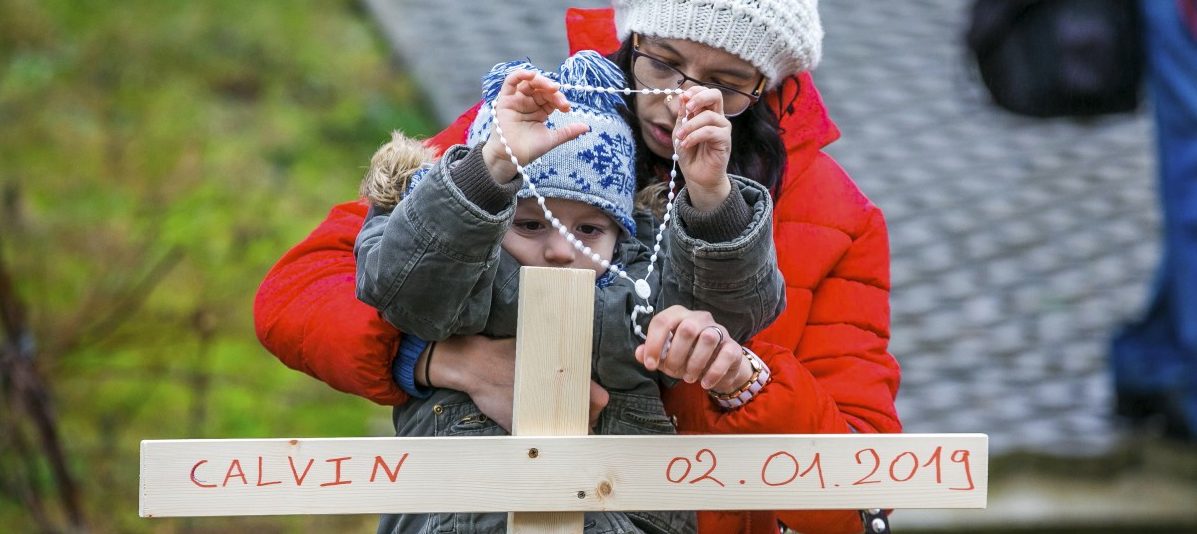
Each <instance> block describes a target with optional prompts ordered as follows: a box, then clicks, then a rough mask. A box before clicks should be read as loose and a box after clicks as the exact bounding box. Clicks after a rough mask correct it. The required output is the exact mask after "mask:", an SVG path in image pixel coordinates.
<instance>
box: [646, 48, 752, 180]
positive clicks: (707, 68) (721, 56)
mask: <svg viewBox="0 0 1197 534" xmlns="http://www.w3.org/2000/svg"><path fill="white" fill-rule="evenodd" d="M640 52H641V53H644V54H646V55H649V56H652V57H654V58H656V59H659V60H661V61H663V62H664V63H666V64H667V65H669V66H671V67H673V68H675V69H677V70H679V71H681V72H682V73H684V74H685V75H687V76H689V77H691V78H694V79H697V80H703V81H704V82H712V83H718V84H722V85H725V86H728V87H732V88H735V89H737V90H742V91H743V92H745V93H751V92H752V90H753V89H754V88H755V87H756V86H757V84H758V83H759V82H760V80H761V73H760V71H758V70H757V69H756V67H753V66H752V64H751V63H749V62H747V61H745V60H743V59H741V58H739V57H738V56H735V55H733V54H731V53H730V52H726V51H724V50H721V49H718V48H713V47H710V46H707V45H704V44H699V43H696V42H693V41H687V40H684V39H662V38H658V37H644V36H641V37H640ZM640 85H641V84H640V83H639V82H637V86H638V87H639V86H640ZM691 85H692V82H686V83H685V84H684V85H683V86H682V88H683V89H684V88H688V87H690V86H691ZM677 116H678V99H677V98H676V97H675V98H673V99H671V100H670V101H669V102H666V97H665V95H645V94H638V95H636V118H637V120H638V121H639V123H640V131H641V133H642V135H643V137H644V144H645V145H647V146H648V149H649V150H650V151H651V152H652V153H653V154H656V155H657V156H660V157H662V158H669V157H670V156H672V155H673V143H672V142H671V140H670V138H671V134H672V132H673V127H674V124H676V122H677Z"/></svg>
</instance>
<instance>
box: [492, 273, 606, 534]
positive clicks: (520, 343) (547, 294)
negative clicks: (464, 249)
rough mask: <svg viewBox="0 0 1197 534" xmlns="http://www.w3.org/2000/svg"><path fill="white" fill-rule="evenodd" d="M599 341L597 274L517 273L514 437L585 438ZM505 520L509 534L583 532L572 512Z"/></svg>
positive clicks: (515, 516)
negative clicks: (592, 364) (595, 346)
mask: <svg viewBox="0 0 1197 534" xmlns="http://www.w3.org/2000/svg"><path fill="white" fill-rule="evenodd" d="M593 336H594V271H591V270H580V269H555V268H545V267H522V268H520V301H519V323H518V326H517V329H516V336H515V343H516V346H515V404H514V406H513V408H512V421H511V433H512V435H513V436H532V435H537V436H585V435H586V434H587V429H588V427H589V426H590V425H589V406H590V402H589V396H590V386H589V384H590V356H591V350H592V339H593ZM506 510H510V511H513V512H512V513H509V514H507V532H508V533H510V534H554V533H562V534H575V533H577V534H580V533H581V532H582V519H583V517H582V514H581V513H575V512H568V513H554V514H538V513H515V512H514V511H515V510H518V509H517V508H507V509H506Z"/></svg>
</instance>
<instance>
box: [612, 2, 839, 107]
mask: <svg viewBox="0 0 1197 534" xmlns="http://www.w3.org/2000/svg"><path fill="white" fill-rule="evenodd" d="M614 3H615V28H616V31H617V32H618V35H619V39H620V40H621V41H622V40H626V39H627V38H628V36H629V35H630V34H632V33H633V32H635V33H638V34H640V35H646V36H652V37H663V38H666V39H686V40H689V41H694V42H696V43H701V44H705V45H707V46H711V47H714V48H718V49H721V50H726V51H727V52H730V53H732V54H735V55H736V56H739V57H740V58H743V59H744V60H746V61H748V62H749V63H751V64H752V65H753V66H755V67H756V68H757V69H759V70H760V71H761V73H762V74H764V75H765V78H766V79H768V88H770V89H772V88H774V87H777V85H778V83H780V82H781V80H783V79H784V78H786V77H789V76H791V75H794V74H797V73H799V72H804V71H808V70H812V69H814V68H815V67H816V66H818V65H819V59H820V57H821V56H822V54H823V26H822V24H820V23H819V11H818V3H819V2H818V0H614Z"/></svg>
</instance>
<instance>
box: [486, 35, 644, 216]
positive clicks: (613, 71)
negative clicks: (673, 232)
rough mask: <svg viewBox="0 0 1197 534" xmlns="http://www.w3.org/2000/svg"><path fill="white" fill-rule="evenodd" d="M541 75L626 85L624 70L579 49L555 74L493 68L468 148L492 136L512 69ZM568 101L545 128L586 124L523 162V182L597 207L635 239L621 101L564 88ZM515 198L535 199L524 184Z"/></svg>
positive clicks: (631, 165)
mask: <svg viewBox="0 0 1197 534" xmlns="http://www.w3.org/2000/svg"><path fill="white" fill-rule="evenodd" d="M520 69H523V70H529V71H534V72H537V73H540V74H542V75H544V76H545V77H548V78H550V79H552V80H553V81H556V82H559V83H569V84H575V85H589V86H594V87H624V77H623V71H621V70H620V69H619V67H617V66H615V64H614V63H611V62H610V61H608V60H607V59H606V58H604V57H603V56H601V55H599V54H598V53H597V52H594V51H591V50H583V51H581V52H578V53H577V54H574V55H573V56H570V57H568V58H566V60H565V62H563V63H562V64H561V68H560V69H559V72H545V71H542V70H540V69H538V68H536V67H534V66H532V65H531V64H529V63H527V62H524V61H513V62H509V63H500V64H498V65H495V66H494V68H493V69H491V71H490V73H488V74H487V75H486V76H485V77H483V78H482V100H483V101H484V102H485V104H484V105H483V106H482V108H481V109H479V111H478V116H477V118H475V119H474V123H473V124H472V125H470V131H469V134H468V135H467V137H466V144H467V145H470V146H474V145H476V144H478V143H484V142H486V140H487V139H488V138H489V137H490V130H491V126H493V124H494V117H493V116H492V114H491V110H492V108H491V104H492V103H493V102H494V100H495V98H496V97H498V95H499V90H500V89H501V88H502V87H503V80H504V79H505V78H506V77H507V75H508V74H511V73H512V72H515V71H516V70H520ZM563 92H564V93H565V97H566V98H567V99H569V102H570V111H569V113H562V112H560V111H556V112H553V114H552V115H549V119H548V122H547V124H546V125H547V126H548V127H549V128H555V127H558V126H560V125H563V124H570V123H575V122H581V123H585V124H586V125H588V126H590V131H589V132H586V133H584V134H582V135H581V136H580V137H578V138H577V139H574V140H572V141H569V142H566V143H565V144H563V145H560V146H558V147H557V148H554V149H553V150H550V151H549V152H548V153H546V154H545V155H543V156H541V157H540V158H538V159H536V160H535V161H533V162H526V161H521V162H520V164H521V165H523V166H524V172H525V173H527V178H528V179H531V180H532V181H533V182H534V183H535V184H536V190H537V191H539V192H540V194H541V195H543V196H545V197H546V198H560V199H565V200H576V201H579V202H585V203H587V204H590V205H592V206H594V207H597V208H599V209H601V210H603V211H604V212H606V213H607V214H608V215H610V216H611V218H612V219H614V220H615V222H617V223H619V225H620V226H622V227H623V229H624V230H625V231H627V232H628V235H633V236H634V235H636V223H635V221H634V220H633V219H632V206H633V201H634V197H635V195H636V173H635V167H636V150H635V146H636V143H635V138H634V137H632V130H631V128H629V127H628V124H627V122H625V121H624V119H623V117H621V116H620V114H619V112H620V109H622V108H623V107H624V105H625V104H624V101H623V97H622V96H619V95H614V94H608V93H600V92H597V91H578V90H573V89H563ZM517 196H518V197H519V198H521V199H523V198H534V197H535V195H533V194H532V190H531V189H529V188H528V184H527V183H525V184H524V187H523V188H521V189H520V191H519V193H518V194H517Z"/></svg>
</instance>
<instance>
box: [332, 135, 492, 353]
mask: <svg viewBox="0 0 1197 534" xmlns="http://www.w3.org/2000/svg"><path fill="white" fill-rule="evenodd" d="M468 153H469V150H468V149H466V148H465V147H463V146H457V147H454V148H452V149H450V150H449V151H448V152H447V153H446V154H445V156H444V157H443V158H441V160H440V161H439V162H438V163H437V164H436V165H435V166H433V167H432V169H431V170H430V171H429V172H428V173H427V175H426V176H425V177H424V179H422V180H420V181H419V183H418V184H417V185H416V186H415V188H414V189H413V190H412V191H411V192H410V193H409V194H408V196H407V197H406V198H404V199H403V201H402V202H400V203H399V205H398V206H396V208H395V210H394V211H393V212H382V213H378V214H376V215H374V216H373V217H371V218H370V219H369V220H367V221H366V224H365V225H364V226H363V227H362V230H361V233H360V234H359V235H358V239H357V245H356V247H355V249H354V254H355V256H356V257H357V295H358V298H360V299H362V301H363V302H365V303H367V304H370V305H371V306H374V307H376V308H378V309H379V310H380V311H381V312H382V314H383V317H385V318H386V319H387V321H389V322H390V323H391V324H393V325H395V326H396V327H398V328H400V329H402V330H403V331H404V332H407V333H410V334H415V335H417V336H419V337H420V338H423V339H426V340H429V341H441V340H444V339H446V338H448V337H449V336H451V335H463V334H476V333H479V332H481V331H482V329H483V327H484V326H485V325H486V323H487V317H488V316H489V312H490V309H491V290H492V288H493V286H494V280H495V273H496V270H497V266H498V257H499V244H500V242H501V241H502V239H503V234H504V232H505V231H506V229H507V226H508V225H507V222H508V220H509V219H510V218H511V213H512V210H513V209H514V202H511V199H510V198H508V199H507V202H506V204H507V205H506V206H505V207H504V209H502V210H501V211H499V212H498V213H491V212H489V211H488V210H486V209H483V208H481V207H479V206H478V205H476V204H475V203H474V202H472V201H471V199H469V198H467V196H466V194H465V193H463V192H462V190H460V189H458V188H457V186H455V185H454V179H453V178H452V177H451V176H450V169H451V168H452V169H453V173H458V172H468V170H467V169H468V166H466V165H459V164H458V163H459V162H461V161H462V160H463V159H464V158H465V157H466V155H467V154H468ZM483 178H484V179H485V180H490V178H489V176H484V177H483ZM496 189H497V188H496ZM512 198H513V197H512Z"/></svg>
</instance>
